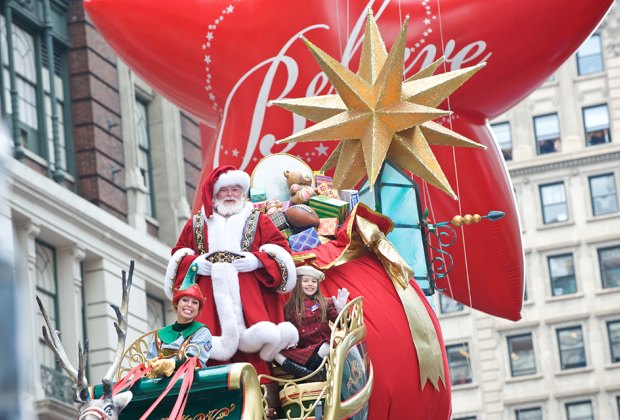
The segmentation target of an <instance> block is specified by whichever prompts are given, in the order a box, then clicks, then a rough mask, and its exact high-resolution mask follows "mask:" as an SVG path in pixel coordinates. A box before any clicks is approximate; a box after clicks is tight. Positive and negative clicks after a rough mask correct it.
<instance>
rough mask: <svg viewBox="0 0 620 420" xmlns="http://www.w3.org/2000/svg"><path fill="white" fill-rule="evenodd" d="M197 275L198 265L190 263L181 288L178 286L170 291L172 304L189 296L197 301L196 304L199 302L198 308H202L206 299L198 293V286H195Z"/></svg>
mask: <svg viewBox="0 0 620 420" xmlns="http://www.w3.org/2000/svg"><path fill="white" fill-rule="evenodd" d="M197 273H198V264H197V263H192V265H191V266H190V267H189V270H187V274H186V275H185V278H184V279H183V283H181V286H179V288H178V289H173V290H172V304H175V303H177V302H178V301H179V299H181V298H182V297H183V296H189V297H193V298H194V299H198V302H200V307H201V308H202V305H203V304H204V303H205V301H206V299H205V297H204V296H203V295H202V292H201V291H200V286H198V285H197V284H196V274H197Z"/></svg>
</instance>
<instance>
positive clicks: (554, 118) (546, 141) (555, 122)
mask: <svg viewBox="0 0 620 420" xmlns="http://www.w3.org/2000/svg"><path fill="white" fill-rule="evenodd" d="M534 132H535V135H536V151H537V153H538V154H539V155H543V154H546V153H554V152H559V151H560V120H559V119H558V114H550V115H542V116H540V117H534Z"/></svg>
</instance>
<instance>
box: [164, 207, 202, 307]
mask: <svg viewBox="0 0 620 420" xmlns="http://www.w3.org/2000/svg"><path fill="white" fill-rule="evenodd" d="M171 254H172V256H171V257H170V260H168V266H167V267H166V278H165V279H164V293H165V294H166V296H167V297H168V298H169V299H170V300H172V289H173V288H175V287H179V285H180V284H181V283H182V282H183V278H185V274H186V273H187V270H188V269H189V267H190V265H192V262H194V260H195V259H196V257H197V255H196V252H195V250H194V226H193V223H192V220H191V219H190V220H188V221H187V223H185V226H184V227H183V230H182V231H181V234H180V235H179V239H178V240H177V244H176V245H175V246H174V248H172V251H171Z"/></svg>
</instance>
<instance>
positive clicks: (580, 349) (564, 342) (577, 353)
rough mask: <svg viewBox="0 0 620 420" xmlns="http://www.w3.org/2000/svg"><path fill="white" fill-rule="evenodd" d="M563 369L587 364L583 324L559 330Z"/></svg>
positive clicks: (559, 346)
mask: <svg viewBox="0 0 620 420" xmlns="http://www.w3.org/2000/svg"><path fill="white" fill-rule="evenodd" d="M557 335H558V348H559V350H560V366H561V368H562V370H565V369H574V368H580V367H585V366H586V348H585V344H584V342H583V331H582V330H581V326H577V327H569V328H562V329H558V330H557Z"/></svg>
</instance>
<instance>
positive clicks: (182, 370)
mask: <svg viewBox="0 0 620 420" xmlns="http://www.w3.org/2000/svg"><path fill="white" fill-rule="evenodd" d="M196 366H198V358H197V357H190V358H188V359H187V360H186V361H185V362H184V363H183V364H182V365H181V366H180V367H179V368H178V369H177V371H176V372H175V373H174V375H173V376H172V378H170V382H168V386H167V387H166V389H165V390H164V391H163V392H162V393H161V394H160V395H159V397H158V398H157V399H156V400H155V401H154V402H153V404H151V406H150V407H149V409H148V410H147V411H146V412H145V413H144V414H143V415H142V417H140V420H146V419H147V418H148V417H149V415H150V414H151V413H152V412H153V410H155V408H157V406H158V405H159V403H160V402H161V401H162V400H163V399H164V397H165V396H166V395H167V394H168V392H170V390H171V389H172V387H173V386H174V384H175V383H176V382H177V381H178V380H179V379H180V378H181V377H182V376H183V382H182V383H181V389H180V390H179V395H178V396H177V400H176V402H175V403H174V407H172V411H171V412H170V416H168V420H182V418H183V411H184V410H185V405H186V404H187V397H188V396H189V390H190V388H191V387H192V383H193V382H194V370H195V369H196Z"/></svg>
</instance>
